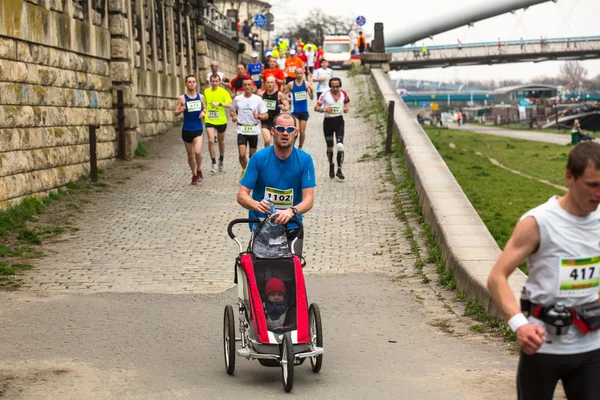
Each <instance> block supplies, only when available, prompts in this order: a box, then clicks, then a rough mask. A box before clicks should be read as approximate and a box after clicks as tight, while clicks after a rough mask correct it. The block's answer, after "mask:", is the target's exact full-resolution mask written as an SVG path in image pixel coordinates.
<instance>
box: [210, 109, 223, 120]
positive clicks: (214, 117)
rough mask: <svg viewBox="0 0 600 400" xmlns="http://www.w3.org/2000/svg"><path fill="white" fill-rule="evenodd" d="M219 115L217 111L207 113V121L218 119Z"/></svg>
mask: <svg viewBox="0 0 600 400" xmlns="http://www.w3.org/2000/svg"><path fill="white" fill-rule="evenodd" d="M219 115H221V113H220V112H219V110H213V111H209V112H208V119H219Z"/></svg>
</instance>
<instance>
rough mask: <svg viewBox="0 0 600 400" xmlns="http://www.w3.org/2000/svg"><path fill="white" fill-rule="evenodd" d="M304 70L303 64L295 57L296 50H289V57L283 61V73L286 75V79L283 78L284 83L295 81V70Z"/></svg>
mask: <svg viewBox="0 0 600 400" xmlns="http://www.w3.org/2000/svg"><path fill="white" fill-rule="evenodd" d="M298 67H300V68H302V69H304V63H303V62H302V60H301V59H300V57H298V56H297V55H296V50H294V49H291V50H290V56H289V57H288V58H287V59H286V60H285V71H286V73H287V78H285V83H290V82H292V81H294V80H296V68H298Z"/></svg>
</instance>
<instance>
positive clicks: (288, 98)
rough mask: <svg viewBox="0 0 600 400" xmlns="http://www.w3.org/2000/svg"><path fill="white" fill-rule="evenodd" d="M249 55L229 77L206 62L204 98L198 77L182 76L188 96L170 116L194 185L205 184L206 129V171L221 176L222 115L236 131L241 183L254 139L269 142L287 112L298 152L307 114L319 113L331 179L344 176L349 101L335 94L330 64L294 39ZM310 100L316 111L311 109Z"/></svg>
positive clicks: (337, 80) (319, 51) (338, 82)
mask: <svg viewBox="0 0 600 400" xmlns="http://www.w3.org/2000/svg"><path fill="white" fill-rule="evenodd" d="M251 57H252V61H251V62H249V63H248V64H247V65H244V64H239V65H237V67H236V74H235V76H233V77H231V78H229V77H227V76H226V75H225V74H224V73H223V72H222V71H219V63H218V62H217V61H213V62H211V64H210V68H211V71H210V72H209V73H208V74H207V77H206V81H207V83H208V84H209V85H210V86H209V87H207V88H206V89H205V90H204V92H203V93H200V92H199V91H198V79H197V78H196V77H195V76H193V75H189V76H187V77H186V80H185V85H186V93H184V94H183V95H181V96H180V97H179V100H178V104H177V108H176V110H175V116H179V115H181V114H183V129H182V139H183V141H184V144H185V148H186V152H187V159H188V164H189V167H190V169H191V171H192V185H197V184H198V183H202V182H203V181H204V175H203V169H202V165H203V164H202V143H203V134H204V131H206V136H207V142H208V147H209V149H208V150H209V154H210V158H211V163H210V164H211V167H210V171H211V173H218V172H222V171H223V159H224V156H225V150H226V149H225V132H226V129H227V123H228V118H227V114H229V120H230V121H231V123H232V124H235V126H236V133H237V147H238V158H239V163H240V167H241V177H240V179H241V178H242V177H243V176H244V173H245V171H246V167H247V165H248V161H249V159H250V158H252V156H253V155H254V154H255V152H256V151H257V149H258V147H259V139H260V138H261V137H262V145H263V146H264V147H269V146H270V145H271V144H272V137H273V130H274V129H276V126H274V120H275V117H276V116H277V115H278V114H279V113H281V112H290V113H291V115H292V116H293V117H294V121H295V125H296V128H297V131H298V132H297V135H295V137H294V139H293V145H295V146H297V148H298V149H299V150H304V149H303V146H304V143H305V141H306V127H307V124H308V121H309V118H310V116H311V113H312V112H318V113H322V114H324V119H323V134H324V139H325V140H324V142H325V144H326V148H327V150H326V151H327V157H328V161H329V176H330V177H331V178H335V177H337V178H338V179H345V176H344V174H343V172H342V167H343V162H344V117H343V114H345V113H347V112H348V111H349V103H350V98H349V96H348V93H346V92H345V91H344V90H342V89H341V86H342V80H341V79H340V78H334V76H333V71H332V70H331V69H330V68H329V63H328V61H327V60H326V59H325V58H324V57H323V50H322V48H321V47H317V46H313V45H309V46H306V45H304V44H303V43H301V42H299V41H295V42H293V43H292V44H291V45H286V46H285V48H283V46H282V47H280V46H279V45H277V46H275V47H274V48H273V49H272V50H269V51H267V52H265V54H264V56H263V57H259V54H258V53H256V52H255V53H252V55H251ZM260 58H262V59H263V60H264V63H263V62H262V61H260V60H259V59H260ZM315 100H316V104H315V105H314V106H312V104H311V105H309V102H311V103H312V102H313V101H315ZM311 106H312V107H311ZM334 141H335V143H334ZM334 144H335V145H336V149H337V158H336V161H337V172H336V168H335V163H334V161H333V155H334V154H333V152H334ZM217 145H218V146H217ZM217 147H218V159H217Z"/></svg>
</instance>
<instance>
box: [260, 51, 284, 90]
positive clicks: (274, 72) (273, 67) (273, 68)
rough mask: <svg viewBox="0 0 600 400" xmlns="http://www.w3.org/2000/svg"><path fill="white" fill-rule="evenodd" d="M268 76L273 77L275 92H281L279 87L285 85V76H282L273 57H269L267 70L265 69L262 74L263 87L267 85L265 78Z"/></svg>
mask: <svg viewBox="0 0 600 400" xmlns="http://www.w3.org/2000/svg"><path fill="white" fill-rule="evenodd" d="M269 76H273V77H275V81H276V82H277V90H281V85H283V84H284V83H285V75H284V74H283V71H282V70H281V69H279V67H277V60H276V59H275V58H274V57H271V59H270V60H269V68H268V69H265V71H264V72H263V78H264V80H265V86H266V85H267V78H268V77H269Z"/></svg>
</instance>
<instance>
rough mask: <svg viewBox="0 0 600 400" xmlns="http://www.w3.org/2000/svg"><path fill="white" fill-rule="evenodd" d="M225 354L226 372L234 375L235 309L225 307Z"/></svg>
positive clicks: (228, 306)
mask: <svg viewBox="0 0 600 400" xmlns="http://www.w3.org/2000/svg"><path fill="white" fill-rule="evenodd" d="M223 352H224V354H225V370H226V371H227V373H228V374H229V375H233V370H234V369H235V322H234V320H233V307H231V306H230V305H229V304H228V305H226V306H225V314H224V316H223Z"/></svg>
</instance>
